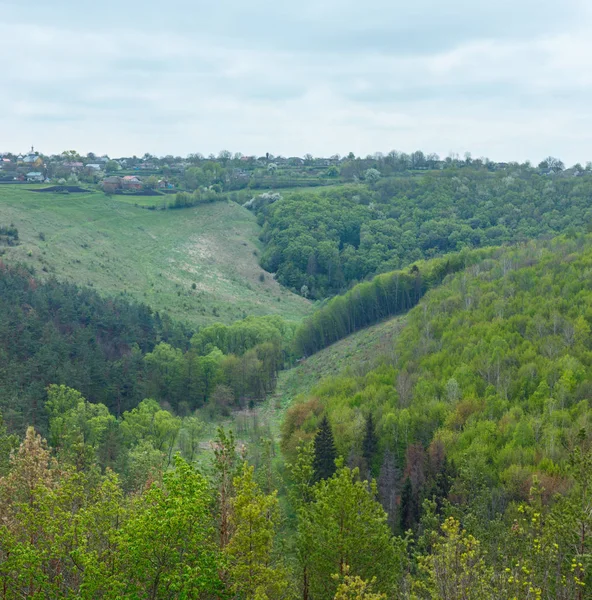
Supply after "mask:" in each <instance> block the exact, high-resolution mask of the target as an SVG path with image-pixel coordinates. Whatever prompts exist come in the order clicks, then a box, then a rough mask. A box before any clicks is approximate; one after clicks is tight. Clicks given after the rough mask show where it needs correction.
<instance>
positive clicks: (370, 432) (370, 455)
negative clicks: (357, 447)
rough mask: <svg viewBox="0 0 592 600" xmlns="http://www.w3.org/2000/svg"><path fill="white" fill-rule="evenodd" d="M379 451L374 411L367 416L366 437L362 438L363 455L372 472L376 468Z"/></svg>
mask: <svg viewBox="0 0 592 600" xmlns="http://www.w3.org/2000/svg"><path fill="white" fill-rule="evenodd" d="M377 453H378V438H377V437H376V431H375V428H374V418H373V417H372V413H369V414H368V416H367V417H366V429H365V431H364V439H363V440H362V456H363V457H364V460H365V461H366V467H367V469H368V472H369V473H370V474H372V473H374V471H375V469H376V455H377Z"/></svg>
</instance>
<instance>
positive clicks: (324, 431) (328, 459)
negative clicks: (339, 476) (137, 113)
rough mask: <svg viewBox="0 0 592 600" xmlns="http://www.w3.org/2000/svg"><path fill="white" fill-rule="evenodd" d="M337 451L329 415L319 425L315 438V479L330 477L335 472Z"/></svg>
mask: <svg viewBox="0 0 592 600" xmlns="http://www.w3.org/2000/svg"><path fill="white" fill-rule="evenodd" d="M336 458H337V452H336V450H335V442H334V441H333V432H332V431H331V425H330V424H329V419H327V415H324V416H323V419H322V421H321V423H320V425H319V429H318V431H317V433H316V435H315V438H314V461H313V467H314V473H315V481H321V480H322V479H328V478H329V477H331V475H333V473H335V468H336V467H335V459H336Z"/></svg>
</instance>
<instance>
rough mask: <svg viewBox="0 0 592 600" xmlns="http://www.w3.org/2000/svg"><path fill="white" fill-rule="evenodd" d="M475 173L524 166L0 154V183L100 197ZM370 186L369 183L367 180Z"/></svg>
mask: <svg viewBox="0 0 592 600" xmlns="http://www.w3.org/2000/svg"><path fill="white" fill-rule="evenodd" d="M464 167H471V168H475V167H478V168H482V169H483V170H485V171H510V172H511V171H512V170H515V169H520V168H522V167H528V168H533V167H532V165H530V164H528V163H525V164H524V165H520V164H519V163H505V162H493V161H490V160H488V159H487V158H477V159H473V158H472V157H471V156H470V154H468V153H467V154H466V155H465V156H464V157H463V158H461V157H459V156H458V155H454V154H451V155H449V156H448V157H446V158H445V159H441V158H440V157H439V156H438V155H437V154H424V153H423V152H420V151H417V152H413V153H411V154H406V153H402V152H396V151H392V152H389V153H388V154H382V153H376V154H374V155H370V156H366V157H356V156H355V155H354V154H353V153H352V152H350V153H349V154H348V155H346V156H340V155H337V154H336V155H333V156H330V157H328V158H324V157H320V158H319V157H316V158H315V157H313V156H312V155H310V154H306V155H304V156H303V157H298V156H292V157H289V158H286V157H283V156H274V155H272V154H269V153H266V154H265V155H264V156H259V157H257V156H245V155H243V154H241V153H234V154H233V153H231V152H229V151H226V150H224V151H221V152H219V153H218V155H214V154H210V155H209V156H207V157H206V156H203V155H202V154H199V153H196V154H190V155H188V156H187V157H181V156H172V155H168V156H164V157H157V156H154V155H151V154H149V153H146V154H144V155H143V156H142V157H138V156H131V157H120V158H111V157H109V156H107V155H101V156H99V155H96V154H94V153H92V152H90V153H88V154H86V155H81V154H79V153H78V152H76V151H74V150H70V151H65V152H62V153H61V154H57V155H46V154H43V153H42V152H39V151H38V150H36V149H35V147H34V146H31V147H30V149H29V151H28V152H25V153H20V154H14V153H11V152H4V153H0V184H19V183H21V184H43V183H45V184H49V185H52V186H57V187H59V186H78V185H86V186H91V187H93V188H95V189H100V190H102V191H104V192H105V193H107V194H130V195H140V194H144V195H145V194H147V195H155V194H167V193H176V192H178V191H188V192H193V191H195V190H198V189H206V190H207V189H209V190H212V191H214V192H222V191H224V192H235V191H240V190H249V189H252V190H271V189H295V188H310V187H320V186H330V185H335V184H338V183H348V182H352V183H355V182H361V181H366V182H367V183H376V181H378V180H379V179H380V178H381V177H388V176H391V175H394V174H397V173H398V174H402V173H406V174H407V175H408V176H414V175H415V176H417V175H422V174H424V173H426V172H427V171H439V170H446V169H451V168H452V169H462V168H464ZM536 169H537V171H538V172H539V173H540V174H543V175H554V174H562V175H563V176H579V175H582V174H583V173H584V172H585V171H587V170H589V169H590V165H587V166H586V167H585V168H584V167H582V166H581V165H579V164H577V165H574V166H573V167H571V168H569V169H565V166H564V165H563V163H562V162H561V161H560V160H558V159H554V158H552V157H549V158H548V159H546V160H545V161H543V162H541V163H540V164H539V165H538V167H536ZM372 179H374V180H375V181H374V182H373V181H371V180H372Z"/></svg>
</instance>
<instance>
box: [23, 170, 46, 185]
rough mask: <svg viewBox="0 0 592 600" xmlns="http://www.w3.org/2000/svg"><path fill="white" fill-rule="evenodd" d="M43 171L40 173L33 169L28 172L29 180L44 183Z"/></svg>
mask: <svg viewBox="0 0 592 600" xmlns="http://www.w3.org/2000/svg"><path fill="white" fill-rule="evenodd" d="M43 179H44V178H43V173H39V172H38V171H31V172H30V173H27V181H30V182H34V183H43Z"/></svg>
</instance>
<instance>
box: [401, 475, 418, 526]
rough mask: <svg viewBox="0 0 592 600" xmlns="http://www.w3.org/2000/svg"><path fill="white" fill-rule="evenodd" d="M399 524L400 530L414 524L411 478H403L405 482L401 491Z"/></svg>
mask: <svg viewBox="0 0 592 600" xmlns="http://www.w3.org/2000/svg"><path fill="white" fill-rule="evenodd" d="M399 524H400V526H401V531H402V532H404V531H407V529H411V528H412V527H413V525H414V524H415V509H414V499H413V488H412V486H411V479H410V478H409V477H406V478H405V484H404V485H403V490H402V492H401V506H400V510H399Z"/></svg>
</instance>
